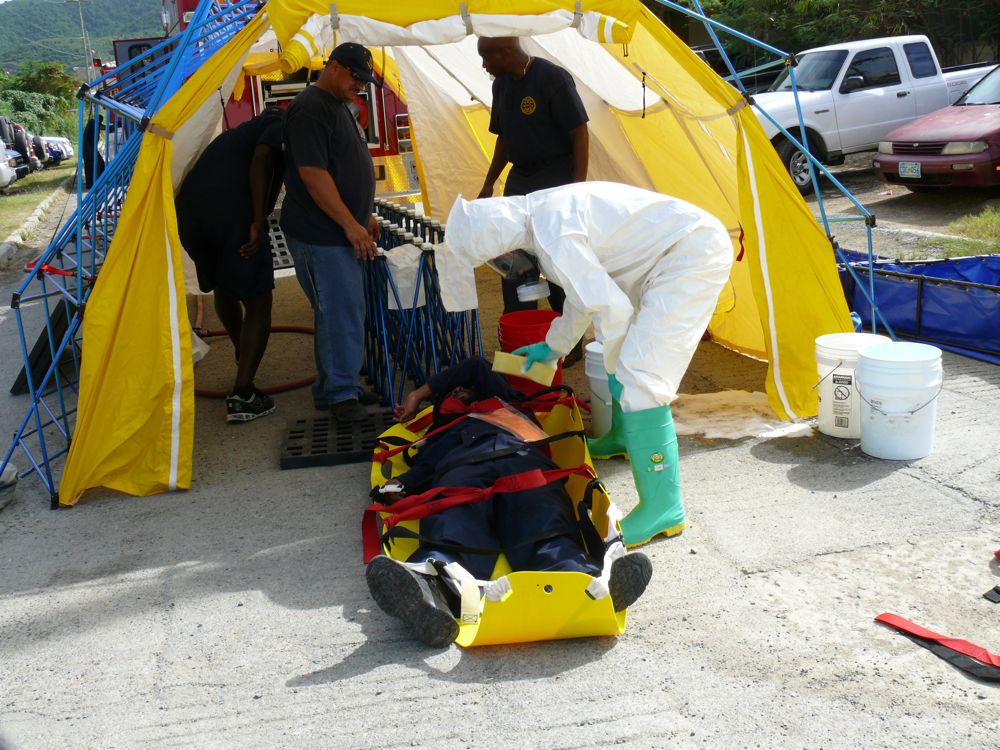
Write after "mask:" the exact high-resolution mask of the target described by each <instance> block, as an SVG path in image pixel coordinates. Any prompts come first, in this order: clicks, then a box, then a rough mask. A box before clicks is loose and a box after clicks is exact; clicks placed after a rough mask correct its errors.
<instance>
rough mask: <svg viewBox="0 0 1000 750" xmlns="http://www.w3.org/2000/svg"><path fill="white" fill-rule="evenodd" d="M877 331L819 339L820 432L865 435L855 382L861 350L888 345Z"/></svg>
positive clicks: (838, 334) (834, 435) (836, 334)
mask: <svg viewBox="0 0 1000 750" xmlns="http://www.w3.org/2000/svg"><path fill="white" fill-rule="evenodd" d="M888 343H891V340H890V339H889V338H888V337H887V336H879V335H877V334H874V333H828V334H826V335H824V336H820V337H818V338H817V339H816V369H817V371H818V376H819V383H817V385H818V386H819V431H820V432H822V433H823V434H824V435H830V436H831V437H838V438H847V439H850V440H857V439H858V438H859V437H861V399H860V398H858V390H857V387H856V386H855V382H854V368H855V367H856V366H857V364H858V351H859V350H860V349H862V348H863V347H865V346H870V345H872V344H888Z"/></svg>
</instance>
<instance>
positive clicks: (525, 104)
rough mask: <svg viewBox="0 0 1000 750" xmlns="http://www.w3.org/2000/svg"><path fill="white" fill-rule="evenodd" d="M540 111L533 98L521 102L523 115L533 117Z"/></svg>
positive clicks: (527, 97) (525, 98) (528, 97)
mask: <svg viewBox="0 0 1000 750" xmlns="http://www.w3.org/2000/svg"><path fill="white" fill-rule="evenodd" d="M536 109H538V104H537V103H536V102H535V98H534V97H533V96H526V97H524V98H523V99H522V100H521V114H522V115H531V114H534V112H535V110H536Z"/></svg>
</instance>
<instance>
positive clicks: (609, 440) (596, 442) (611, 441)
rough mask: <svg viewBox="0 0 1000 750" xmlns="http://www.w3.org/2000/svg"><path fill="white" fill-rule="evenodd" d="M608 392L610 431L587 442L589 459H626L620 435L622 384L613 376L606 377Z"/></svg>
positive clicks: (623, 439)
mask: <svg viewBox="0 0 1000 750" xmlns="http://www.w3.org/2000/svg"><path fill="white" fill-rule="evenodd" d="M608 390H609V391H611V429H610V430H608V431H607V433H606V434H604V435H601V436H600V437H599V438H594V439H593V440H588V441H587V448H588V449H589V450H590V457H591V458H628V453H627V451H626V450H625V436H624V435H623V434H622V405H621V403H619V401H618V399H620V398H621V396H622V384H621V383H619V382H618V378H616V377H615V376H614V375H608Z"/></svg>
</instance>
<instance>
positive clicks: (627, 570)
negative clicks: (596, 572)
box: [608, 552, 653, 612]
mask: <svg viewBox="0 0 1000 750" xmlns="http://www.w3.org/2000/svg"><path fill="white" fill-rule="evenodd" d="M652 577H653V563H652V562H650V560H649V558H648V557H646V556H645V555H644V554H642V553H641V552H629V553H628V554H627V555H625V556H624V557H619V558H618V559H617V560H615V561H614V562H613V563H611V579H610V580H609V581H608V590H609V591H610V592H611V603H612V604H613V605H614V607H615V612H621V611H622V610H623V609H625V608H627V607H630V606H631V605H632V604H633V602H635V600H636V599H638V598H639V597H640V596H642V592H643V591H645V590H646V586H647V585H648V584H649V579H650V578H652Z"/></svg>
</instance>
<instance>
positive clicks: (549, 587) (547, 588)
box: [542, 583, 552, 594]
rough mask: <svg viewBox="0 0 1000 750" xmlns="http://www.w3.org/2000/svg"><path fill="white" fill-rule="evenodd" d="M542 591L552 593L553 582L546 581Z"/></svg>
mask: <svg viewBox="0 0 1000 750" xmlns="http://www.w3.org/2000/svg"><path fill="white" fill-rule="evenodd" d="M542 591H544V592H545V593H546V594H551V593H552V584H551V583H546V584H545V588H544V589H542Z"/></svg>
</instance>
